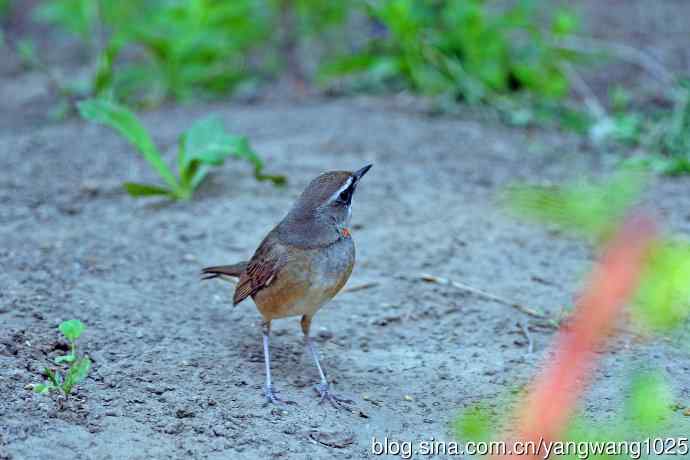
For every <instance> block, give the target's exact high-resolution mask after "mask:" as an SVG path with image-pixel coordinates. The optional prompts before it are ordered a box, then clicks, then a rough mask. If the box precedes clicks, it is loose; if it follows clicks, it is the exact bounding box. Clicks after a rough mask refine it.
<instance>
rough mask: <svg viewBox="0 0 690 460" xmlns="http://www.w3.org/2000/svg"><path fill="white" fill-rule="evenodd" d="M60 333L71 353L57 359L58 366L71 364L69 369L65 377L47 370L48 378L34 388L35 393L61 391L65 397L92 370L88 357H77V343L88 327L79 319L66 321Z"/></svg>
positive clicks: (60, 327)
mask: <svg viewBox="0 0 690 460" xmlns="http://www.w3.org/2000/svg"><path fill="white" fill-rule="evenodd" d="M59 329H60V332H62V334H63V335H64V336H65V338H66V339H67V340H68V341H69V344H70V352H69V354H67V355H64V356H59V357H57V358H56V359H55V363H56V364H63V363H69V369H68V370H67V372H66V373H65V375H64V376H63V374H62V373H61V372H60V371H55V370H53V369H50V368H47V367H46V368H45V369H44V370H43V374H44V375H45V376H46V377H47V378H48V380H47V381H46V382H44V383H39V384H38V385H35V386H34V391H35V392H36V393H40V394H46V393H49V392H51V391H54V390H55V391H61V392H62V394H64V395H65V396H69V395H70V394H71V393H72V389H73V388H74V386H75V385H77V384H78V383H79V382H81V381H82V380H84V379H85V378H86V376H87V375H88V374H89V370H90V369H91V360H90V359H89V357H88V356H82V357H79V356H78V355H77V344H76V341H77V339H78V338H79V336H81V334H82V333H83V332H84V330H85V329H86V325H85V324H84V323H82V322H81V321H79V320H78V319H71V320H69V321H64V322H62V323H61V324H60V326H59Z"/></svg>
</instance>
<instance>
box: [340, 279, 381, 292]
mask: <svg viewBox="0 0 690 460" xmlns="http://www.w3.org/2000/svg"><path fill="white" fill-rule="evenodd" d="M378 285H379V283H377V282H376V281H373V282H371V283H363V284H356V285H354V286H351V287H347V288H345V289H343V292H357V291H363V290H365V289H371V288H373V287H376V286H378Z"/></svg>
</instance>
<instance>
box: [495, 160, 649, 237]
mask: <svg viewBox="0 0 690 460" xmlns="http://www.w3.org/2000/svg"><path fill="white" fill-rule="evenodd" d="M645 184H646V176H645V175H644V174H642V173H639V172H635V171H626V172H621V173H618V174H616V175H614V176H613V177H610V178H609V179H608V180H606V181H603V182H601V183H595V182H592V181H589V180H586V179H582V180H579V181H576V182H573V183H568V184H564V185H560V186H556V185H518V186H511V187H508V188H507V189H506V191H505V195H504V200H505V201H506V203H507V204H508V205H509V206H510V207H511V209H512V210H513V211H515V212H516V213H518V214H519V215H521V216H524V217H528V218H531V219H535V220H538V221H540V222H544V223H549V224H554V225H557V226H559V227H560V228H562V229H563V230H565V231H568V232H571V233H575V234H577V235H579V236H584V237H587V238H591V239H593V240H594V241H597V242H601V241H604V240H605V239H606V238H607V237H608V236H609V235H610V234H611V232H612V231H614V230H615V229H616V227H617V226H618V225H619V224H620V222H621V220H622V219H623V218H624V217H626V215H627V213H628V211H629V209H630V207H631V206H632V205H633V204H634V203H635V201H636V200H637V199H638V197H639V195H640V193H641V191H642V189H643V188H644V185H645Z"/></svg>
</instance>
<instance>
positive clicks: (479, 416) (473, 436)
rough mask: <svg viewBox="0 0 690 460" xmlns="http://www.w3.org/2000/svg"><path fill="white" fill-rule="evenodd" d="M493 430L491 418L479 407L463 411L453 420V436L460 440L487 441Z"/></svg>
mask: <svg viewBox="0 0 690 460" xmlns="http://www.w3.org/2000/svg"><path fill="white" fill-rule="evenodd" d="M494 429H495V427H493V426H492V418H491V416H490V415H489V414H488V412H487V411H486V410H485V409H483V408H480V407H473V408H471V409H468V410H466V411H464V412H463V413H462V414H460V416H459V417H458V418H457V419H456V420H455V435H456V437H457V438H458V439H462V440H467V441H473V442H481V441H487V440H489V439H490V438H491V437H492V436H493V435H494V432H493V431H494Z"/></svg>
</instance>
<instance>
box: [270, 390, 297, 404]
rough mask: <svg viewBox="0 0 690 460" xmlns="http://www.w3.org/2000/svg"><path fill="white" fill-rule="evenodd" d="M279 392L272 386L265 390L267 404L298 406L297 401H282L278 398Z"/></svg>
mask: <svg viewBox="0 0 690 460" xmlns="http://www.w3.org/2000/svg"><path fill="white" fill-rule="evenodd" d="M278 393H279V392H278V390H276V389H275V388H273V387H272V386H267V387H266V388H265V390H264V395H265V396H266V404H276V405H281V404H282V405H288V404H297V403H296V402H295V401H288V400H286V399H280V398H279V397H278Z"/></svg>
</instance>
